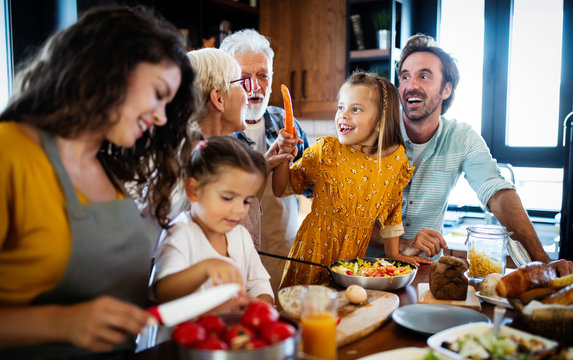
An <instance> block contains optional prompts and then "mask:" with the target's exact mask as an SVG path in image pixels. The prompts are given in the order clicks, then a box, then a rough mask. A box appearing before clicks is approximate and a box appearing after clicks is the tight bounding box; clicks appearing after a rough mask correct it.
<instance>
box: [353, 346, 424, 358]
mask: <svg viewBox="0 0 573 360" xmlns="http://www.w3.org/2000/svg"><path fill="white" fill-rule="evenodd" d="M429 351H430V349H428V348H419V347H405V348H401V349H396V350H389V351H383V352H379V353H376V354H372V355H368V356H365V357H361V358H359V359H358V360H395V359H400V360H421V359H423V358H424V357H425V356H426V355H428V352H429Z"/></svg>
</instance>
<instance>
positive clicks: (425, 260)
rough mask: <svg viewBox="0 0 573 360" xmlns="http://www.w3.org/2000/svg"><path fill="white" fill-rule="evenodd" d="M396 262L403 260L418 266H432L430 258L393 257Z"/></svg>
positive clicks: (400, 255)
mask: <svg viewBox="0 0 573 360" xmlns="http://www.w3.org/2000/svg"><path fill="white" fill-rule="evenodd" d="M392 259H394V260H401V261H406V262H409V263H412V264H414V265H416V266H420V264H431V263H432V261H431V260H430V259H428V258H425V257H421V256H406V255H402V254H398V255H395V256H393V257H392Z"/></svg>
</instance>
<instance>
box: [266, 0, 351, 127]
mask: <svg viewBox="0 0 573 360" xmlns="http://www.w3.org/2000/svg"><path fill="white" fill-rule="evenodd" d="M260 30H261V33H262V34H263V35H265V36H267V37H269V38H270V41H271V46H272V48H273V50H274V51H275V60H274V76H273V94H272V95H271V104H273V105H277V106H282V99H281V94H280V84H281V83H283V84H285V85H287V86H289V88H290V90H291V96H292V98H293V106H294V113H295V116H296V117H299V118H312V119H329V120H330V119H334V114H335V113H336V103H337V99H336V97H337V93H338V89H339V88H340V85H342V83H343V82H344V79H345V77H346V0H291V1H289V0H263V1H261V3H260Z"/></svg>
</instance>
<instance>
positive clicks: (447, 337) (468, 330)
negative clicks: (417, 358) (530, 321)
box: [428, 323, 557, 360]
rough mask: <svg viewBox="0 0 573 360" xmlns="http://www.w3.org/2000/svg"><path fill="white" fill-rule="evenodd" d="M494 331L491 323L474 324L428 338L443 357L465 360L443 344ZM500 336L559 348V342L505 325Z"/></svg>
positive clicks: (501, 327) (451, 329)
mask: <svg viewBox="0 0 573 360" xmlns="http://www.w3.org/2000/svg"><path fill="white" fill-rule="evenodd" d="M492 329H493V324H489V323H474V324H467V325H461V326H456V327H453V328H450V329H447V330H444V331H441V332H439V333H437V334H435V335H432V336H430V337H429V338H428V345H429V346H430V347H431V348H432V349H433V350H434V351H435V352H436V353H437V354H439V355H441V356H445V357H447V358H448V359H453V360H463V357H461V356H460V355H459V354H458V353H455V352H453V351H450V350H447V349H444V348H443V347H442V343H443V342H444V341H448V342H453V341H455V340H456V339H459V338H461V337H463V336H464V335H466V334H474V335H477V336H480V335H484V334H486V333H488V332H489V331H491V330H492ZM499 335H505V336H507V335H515V336H517V337H520V338H523V339H524V340H530V339H537V340H540V341H542V342H544V343H545V346H546V347H547V348H554V347H556V346H557V342H555V341H553V340H549V339H546V338H543V337H541V336H536V335H532V334H529V333H526V332H524V331H520V330H516V329H513V328H510V327H508V326H504V325H502V326H500V328H499Z"/></svg>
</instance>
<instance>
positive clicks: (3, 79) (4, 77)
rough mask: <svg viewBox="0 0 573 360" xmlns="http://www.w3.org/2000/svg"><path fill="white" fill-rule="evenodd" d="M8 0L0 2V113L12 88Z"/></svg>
mask: <svg viewBox="0 0 573 360" xmlns="http://www.w3.org/2000/svg"><path fill="white" fill-rule="evenodd" d="M9 14H10V11H9V9H8V0H3V1H0V111H1V109H4V107H6V104H7V103H8V98H9V97H10V89H11V88H12V55H11V54H12V51H11V50H12V46H11V41H10V39H11V36H10V19H9Z"/></svg>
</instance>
